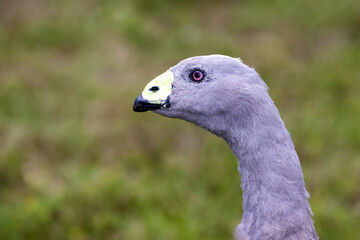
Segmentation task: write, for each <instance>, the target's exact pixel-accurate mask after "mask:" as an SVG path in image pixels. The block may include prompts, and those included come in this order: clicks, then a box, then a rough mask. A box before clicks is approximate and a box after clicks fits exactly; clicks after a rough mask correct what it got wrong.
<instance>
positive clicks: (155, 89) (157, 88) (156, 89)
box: [149, 86, 160, 92]
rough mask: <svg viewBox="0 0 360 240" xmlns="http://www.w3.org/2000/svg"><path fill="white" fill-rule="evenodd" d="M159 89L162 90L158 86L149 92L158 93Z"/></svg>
mask: <svg viewBox="0 0 360 240" xmlns="http://www.w3.org/2000/svg"><path fill="white" fill-rule="evenodd" d="M159 89H160V88H159V87H158V86H153V87H151V88H150V89H149V90H150V91H152V92H157V91H159Z"/></svg>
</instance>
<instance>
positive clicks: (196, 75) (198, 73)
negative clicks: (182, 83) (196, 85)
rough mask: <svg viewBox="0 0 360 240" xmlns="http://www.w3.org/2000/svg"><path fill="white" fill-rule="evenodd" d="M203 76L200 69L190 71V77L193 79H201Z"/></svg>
mask: <svg viewBox="0 0 360 240" xmlns="http://www.w3.org/2000/svg"><path fill="white" fill-rule="evenodd" d="M203 78H204V73H203V72H202V71H200V70H195V71H193V72H192V73H191V79H192V80H194V81H197V82H199V81H201V80H203Z"/></svg>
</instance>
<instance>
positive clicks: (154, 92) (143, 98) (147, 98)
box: [133, 71, 175, 112]
mask: <svg viewBox="0 0 360 240" xmlns="http://www.w3.org/2000/svg"><path fill="white" fill-rule="evenodd" d="M174 78H175V77H174V74H173V72H171V71H166V72H164V73H163V74H161V75H159V76H157V77H156V78H154V79H153V80H152V81H151V82H149V83H148V84H147V85H146V87H145V89H144V91H143V92H142V93H141V94H140V96H138V97H137V98H136V99H135V101H134V104H133V110H134V112H146V111H148V110H156V109H159V108H168V107H170V100H169V96H170V93H171V83H172V82H173V81H174Z"/></svg>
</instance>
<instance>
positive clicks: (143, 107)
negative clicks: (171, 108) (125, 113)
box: [133, 94, 161, 112]
mask: <svg viewBox="0 0 360 240" xmlns="http://www.w3.org/2000/svg"><path fill="white" fill-rule="evenodd" d="M160 106H161V105H160V104H153V103H150V102H149V101H148V100H145V99H144V98H143V97H142V94H141V95H140V96H138V97H137V98H136V99H135V101H134V104H133V111H134V112H146V111H149V110H156V109H159V108H160Z"/></svg>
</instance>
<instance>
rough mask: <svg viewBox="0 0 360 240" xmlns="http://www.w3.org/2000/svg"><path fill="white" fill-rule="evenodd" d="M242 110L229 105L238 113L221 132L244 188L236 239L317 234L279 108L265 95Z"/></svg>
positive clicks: (296, 159) (309, 237) (298, 165)
mask: <svg viewBox="0 0 360 240" xmlns="http://www.w3.org/2000/svg"><path fill="white" fill-rule="evenodd" d="M243 110H244V109H239V111H236V110H234V111H233V113H241V114H234V115H233V116H232V117H233V120H232V121H231V123H230V124H228V125H227V126H228V128H227V130H226V131H223V132H222V137H223V138H224V139H225V141H226V142H227V143H228V144H229V146H230V147H231V149H232V151H233V153H234V154H235V156H236V158H237V159H238V170H239V172H240V175H241V187H242V189H243V218H242V222H241V224H240V225H239V227H238V229H237V232H235V236H236V239H239V240H240V239H250V240H252V239H262V240H266V239H318V237H317V235H316V232H315V228H314V226H313V220H312V217H311V216H312V212H311V209H310V205H309V203H308V200H307V198H308V197H309V194H308V193H307V191H306V189H305V183H304V180H303V174H302V170H301V165H300V162H299V159H298V156H297V153H296V151H295V148H294V145H293V142H292V140H291V137H290V134H289V133H288V131H287V130H286V128H285V125H284V123H283V121H282V120H281V117H280V115H279V112H278V110H277V109H276V107H275V105H274V104H273V102H272V101H271V99H270V98H269V100H268V101H267V103H266V104H265V105H264V106H263V107H262V108H261V109H252V113H251V114H250V115H248V116H246V117H247V118H246V119H247V121H244V116H243V114H242V113H243V112H244V111H243ZM245 112H246V113H249V111H245Z"/></svg>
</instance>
